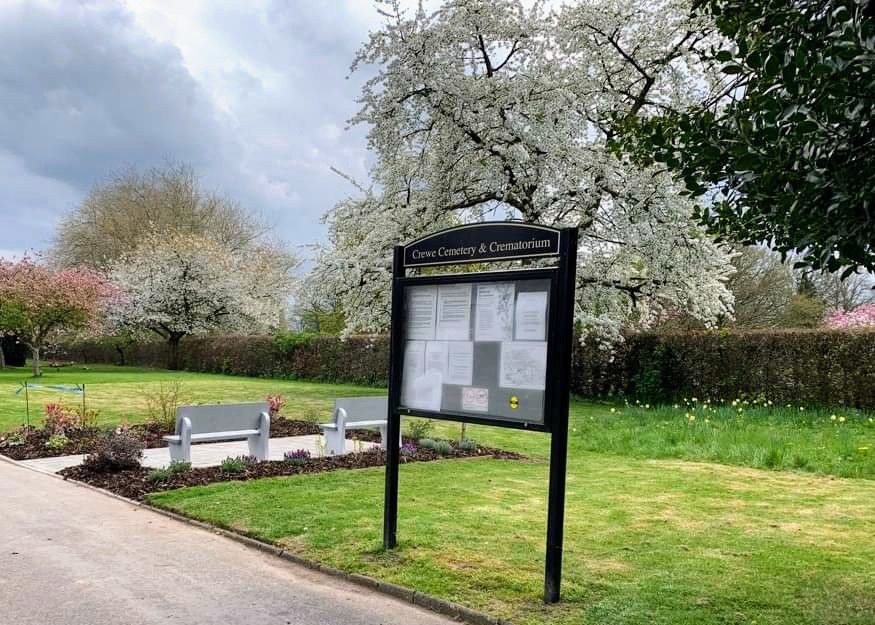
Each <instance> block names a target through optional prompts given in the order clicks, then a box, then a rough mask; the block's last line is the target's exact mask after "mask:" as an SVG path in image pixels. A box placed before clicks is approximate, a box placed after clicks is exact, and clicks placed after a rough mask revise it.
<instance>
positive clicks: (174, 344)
mask: <svg viewBox="0 0 875 625" xmlns="http://www.w3.org/2000/svg"><path fill="white" fill-rule="evenodd" d="M180 340H182V336H180V335H176V334H171V335H170V338H168V339H167V344H168V346H169V347H170V360H169V362H168V363H167V367H168V369H170V370H171V371H178V370H179V341H180Z"/></svg>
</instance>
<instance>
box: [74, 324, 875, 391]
mask: <svg viewBox="0 0 875 625" xmlns="http://www.w3.org/2000/svg"><path fill="white" fill-rule="evenodd" d="M122 353H124V362H126V363H127V364H135V365H141V366H157V367H160V366H163V365H164V364H165V363H166V362H167V350H166V346H165V345H164V344H162V343H156V342H149V343H142V344H136V345H133V346H129V347H127V348H125V349H123V350H122V351H119V350H118V349H117V348H116V346H115V344H114V343H113V342H112V341H87V342H83V343H78V344H75V345H69V346H66V347H65V349H64V354H63V357H64V358H69V359H71V360H74V361H78V362H85V363H93V362H106V363H117V362H120V361H121V354H122ZM181 353H182V358H181V360H182V367H183V368H184V369H186V370H189V371H203V372H213V373H227V374H232V375H248V376H260V377H276V378H295V379H309V380H319V381H325V382H349V383H354V384H364V385H370V386H385V384H386V379H387V373H388V361H389V347H388V340H387V339H386V337H381V336H378V337H351V338H349V339H346V340H345V341H341V340H340V339H338V338H336V337H330V336H308V335H287V336H285V337H279V338H277V337H270V336H215V337H204V338H188V339H185V340H183V342H182V348H181ZM572 362H573V364H572V372H571V380H572V384H571V386H572V392H574V393H575V394H577V395H581V396H586V397H632V398H640V399H642V400H645V399H646V400H649V401H651V402H659V401H664V402H671V401H676V400H678V399H681V398H683V397H693V396H695V397H698V398H706V397H710V398H712V399H734V398H737V397H742V398H753V397H759V396H761V397H764V398H767V399H771V400H772V401H774V402H780V403H785V402H792V403H804V404H808V405H830V406H852V407H858V408H875V331H871V330H870V331H855V332H849V331H838V330H798V331H758V332H692V333H679V334H633V335H629V336H628V337H627V338H626V341H625V342H624V343H622V344H621V345H619V346H617V347H616V348H615V349H614V350H613V351H610V352H608V351H605V350H602V349H599V348H598V346H596V345H595V344H594V343H591V342H589V341H586V342H584V343H582V344H581V343H576V344H575V346H574V355H573V359H572Z"/></svg>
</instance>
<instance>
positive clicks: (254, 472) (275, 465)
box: [60, 447, 524, 501]
mask: <svg viewBox="0 0 875 625" xmlns="http://www.w3.org/2000/svg"><path fill="white" fill-rule="evenodd" d="M483 456H490V457H493V458H500V459H503V460H521V459H523V458H524V456H522V455H520V454H517V453H514V452H509V451H504V450H501V449H493V448H490V447H477V449H476V450H472V451H469V452H464V451H460V450H457V449H455V448H454V449H453V452H452V453H451V454H450V455H445V456H442V455H440V454H438V453H436V452H434V451H432V450H430V449H422V448H419V449H417V450H416V452H415V453H414V454H412V455H407V456H401V462H402V463H407V462H430V461H433V460H446V459H450V458H475V457H483ZM385 464H386V453H385V452H384V451H382V450H379V449H376V450H373V451H366V452H362V453H357V454H346V455H344V456H328V457H325V458H311V459H310V460H307V461H306V462H304V463H303V464H292V463H291V462H282V461H270V462H259V463H257V464H252V465H249V466H247V467H246V468H245V469H244V471H243V472H242V473H225V472H223V471H222V469H221V467H204V468H200V469H192V470H191V471H189V472H187V473H183V474H180V475H171V476H170V477H169V478H168V479H167V480H166V481H163V482H151V481H149V480H147V479H146V475H147V474H148V473H149V471H150V470H149V469H144V468H138V469H128V470H125V471H119V472H116V473H105V472H99V471H95V470H94V469H89V468H88V467H85V466H82V465H80V466H76V467H70V468H68V469H64V470H62V471H61V472H60V474H61V475H62V476H64V479H71V480H77V481H80V482H85V483H87V484H91V485H92V486H97V487H99V488H103V489H105V490H108V491H111V492H113V493H116V494H118V495H121V496H123V497H127V498H128V499H134V500H136V501H142V500H143V499H145V497H146V495H147V494H149V493H154V492H158V491H162V490H172V489H174V488H182V487H184V486H202V485H204V484H212V483H213V482H228V481H231V480H253V479H257V478H262V477H278V476H284V475H297V474H299V473H320V472H323V471H335V470H338V469H362V468H366V467H380V466H383V465H385Z"/></svg>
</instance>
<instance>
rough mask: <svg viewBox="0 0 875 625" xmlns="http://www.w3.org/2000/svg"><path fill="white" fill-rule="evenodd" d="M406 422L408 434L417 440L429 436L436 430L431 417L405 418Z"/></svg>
mask: <svg viewBox="0 0 875 625" xmlns="http://www.w3.org/2000/svg"><path fill="white" fill-rule="evenodd" d="M405 424H406V425H407V434H408V436H409V437H410V438H412V439H413V440H415V441H418V440H419V439H420V438H428V437H429V436H431V433H432V432H433V431H434V423H433V422H432V421H430V420H429V419H405Z"/></svg>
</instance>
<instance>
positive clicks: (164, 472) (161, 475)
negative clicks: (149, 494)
mask: <svg viewBox="0 0 875 625" xmlns="http://www.w3.org/2000/svg"><path fill="white" fill-rule="evenodd" d="M171 475H172V473H171V471H170V468H169V467H163V468H159V469H152V470H151V471H149V472H148V473H146V477H145V479H146V481H147V482H152V483H157V482H166V481H168V480H169V479H170V476H171Z"/></svg>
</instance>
